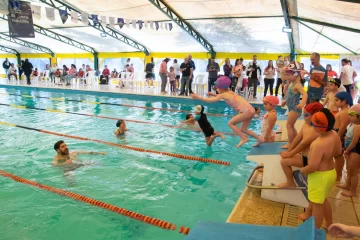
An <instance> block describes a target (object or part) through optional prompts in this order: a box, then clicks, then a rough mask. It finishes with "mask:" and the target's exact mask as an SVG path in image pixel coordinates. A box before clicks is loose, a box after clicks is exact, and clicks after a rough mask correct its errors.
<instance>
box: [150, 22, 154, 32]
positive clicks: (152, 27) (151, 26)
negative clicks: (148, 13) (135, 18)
mask: <svg viewBox="0 0 360 240" xmlns="http://www.w3.org/2000/svg"><path fill="white" fill-rule="evenodd" d="M150 28H151V29H152V30H154V22H150Z"/></svg>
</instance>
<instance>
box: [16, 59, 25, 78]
mask: <svg viewBox="0 0 360 240" xmlns="http://www.w3.org/2000/svg"><path fill="white" fill-rule="evenodd" d="M24 62H25V61H24V60H21V61H20V65H18V66H19V80H21V75H22V74H23V73H24V71H23V69H22V66H23V65H24Z"/></svg>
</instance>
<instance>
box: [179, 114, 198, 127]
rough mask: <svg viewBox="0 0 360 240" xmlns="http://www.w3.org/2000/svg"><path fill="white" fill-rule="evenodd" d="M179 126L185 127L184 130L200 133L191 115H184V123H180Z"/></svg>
mask: <svg viewBox="0 0 360 240" xmlns="http://www.w3.org/2000/svg"><path fill="white" fill-rule="evenodd" d="M180 125H186V127H185V128H186V129H191V130H198V131H201V129H200V127H199V124H198V123H197V121H196V119H195V117H194V115H192V114H191V113H189V114H186V121H182V122H181V124H180Z"/></svg>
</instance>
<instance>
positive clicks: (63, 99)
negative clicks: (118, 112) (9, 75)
mask: <svg viewBox="0 0 360 240" xmlns="http://www.w3.org/2000/svg"><path fill="white" fill-rule="evenodd" d="M0 94H2V95H10V96H18V97H25V98H44V99H50V100H53V101H68V102H80V103H88V104H98V105H113V106H121V107H134V108H142V109H146V110H165V111H170V112H184V113H192V111H188V110H179V109H171V108H156V107H144V106H136V105H130V104H121V103H107V102H92V101H87V100H76V99H70V98H51V97H40V96H33V95H22V94H14V93H0ZM206 114H207V115H209V116H222V117H231V115H229V114H220V113H206Z"/></svg>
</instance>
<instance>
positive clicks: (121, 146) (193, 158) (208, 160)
mask: <svg viewBox="0 0 360 240" xmlns="http://www.w3.org/2000/svg"><path fill="white" fill-rule="evenodd" d="M0 124H2V125H6V126H11V127H18V128H23V129H27V130H32V131H37V132H42V133H46V134H51V135H56V136H61V137H66V138H72V139H78V140H83V141H89V142H97V143H102V144H105V145H109V146H113V147H119V148H124V149H128V150H133V151H137V152H145V153H154V154H158V155H165V156H169V157H174V158H180V159H185V160H192V161H198V162H207V163H213V164H219V165H224V166H230V162H225V161H221V160H215V159H209V158H202V157H195V156H188V155H183V154H177V153H169V152H161V151H156V150H151V149H145V148H139V147H133V146H129V145H124V144H119V143H113V142H107V141H103V140H99V139H92V138H86V137H81V136H75V135H69V134H65V133H58V132H52V131H48V130H44V129H37V128H31V127H25V126H21V125H17V124H13V123H8V122H0Z"/></svg>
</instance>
